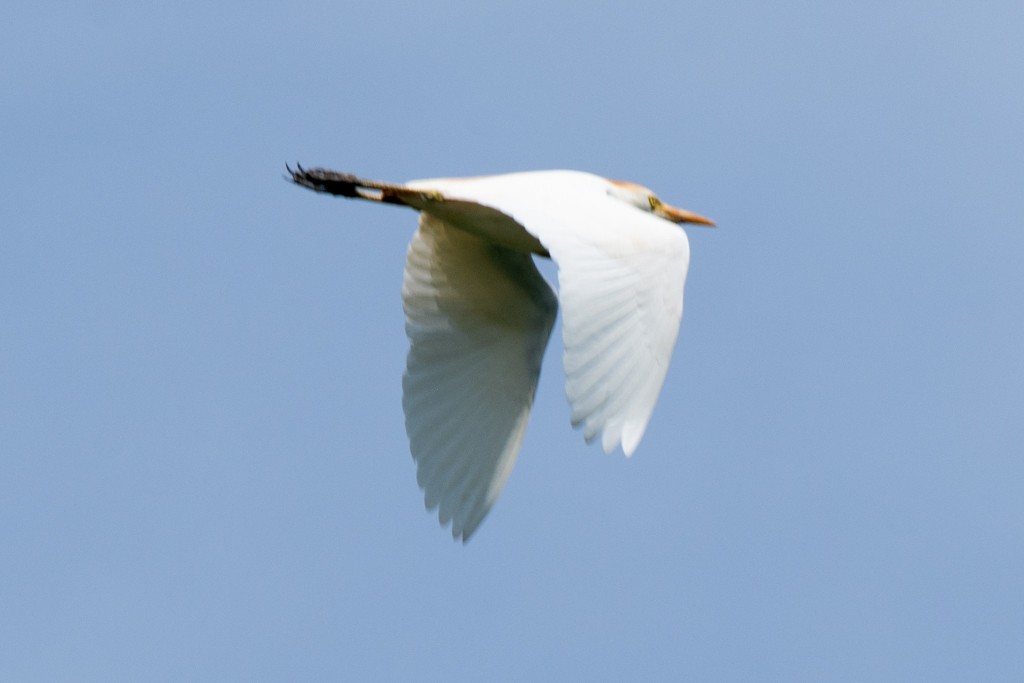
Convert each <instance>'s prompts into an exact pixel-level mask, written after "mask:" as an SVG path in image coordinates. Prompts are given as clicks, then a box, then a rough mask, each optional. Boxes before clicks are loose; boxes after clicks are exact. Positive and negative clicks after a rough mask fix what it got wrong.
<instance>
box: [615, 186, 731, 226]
mask: <svg viewBox="0 0 1024 683" xmlns="http://www.w3.org/2000/svg"><path fill="white" fill-rule="evenodd" d="M609 182H610V183H611V185H610V187H609V189H608V194H610V195H611V196H613V197H616V198H618V199H621V200H622V201H624V202H626V203H627V204H631V205H633V206H635V207H636V208H638V209H640V210H641V211H649V212H651V213H653V214H655V215H657V216H660V217H661V218H664V219H665V220H667V221H672V222H673V223H696V224H697V225H706V226H709V227H713V226H714V225H715V222H714V221H713V220H711V219H710V218H705V217H704V216H701V215H700V214H696V213H693V212H692V211H687V210H686V209H680V208H677V207H675V206H672V205H671V204H666V203H665V202H663V201H661V200H660V199H658V197H657V195H655V194H654V193H653V192H651V191H650V190H648V189H647V188H646V187H644V186H643V185H637V184H636V183H631V182H629V181H626V180H611V181H609Z"/></svg>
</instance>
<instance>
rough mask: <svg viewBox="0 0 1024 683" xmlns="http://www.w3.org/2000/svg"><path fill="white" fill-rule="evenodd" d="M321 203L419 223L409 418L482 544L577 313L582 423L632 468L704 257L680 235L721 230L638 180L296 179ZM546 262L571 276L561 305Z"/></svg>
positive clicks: (408, 282) (434, 492)
mask: <svg viewBox="0 0 1024 683" xmlns="http://www.w3.org/2000/svg"><path fill="white" fill-rule="evenodd" d="M288 173H289V175H290V179H291V180H292V181H293V182H294V183H295V184H297V185H301V186H302V187H306V188H309V189H310V190H313V191H315V192H323V193H327V194H332V195H337V196H341V197H348V198H351V199H363V200H368V201H373V202H379V203H382V204H395V205H399V206H406V207H409V208H411V209H414V210H416V211H418V212H419V214H420V219H419V228H418V229H417V230H416V233H415V234H414V235H413V237H412V241H411V242H410V244H409V249H408V253H407V255H406V262H405V277H404V282H403V284H402V302H403V305H404V309H405V319H406V324H405V327H406V334H407V335H408V337H409V355H408V358H407V361H406V370H405V375H404V377H403V380H402V389H403V395H402V406H403V408H404V410H405V427H406V432H407V433H408V436H409V446H410V450H411V451H412V456H413V458H414V459H415V461H416V479H417V481H418V482H419V485H420V487H421V488H422V489H423V490H424V495H425V498H426V506H427V509H428V510H432V509H434V508H435V507H436V508H438V517H439V519H440V521H441V524H442V525H445V524H447V523H448V522H449V521H450V522H451V524H452V526H451V532H452V536H453V538H455V539H462V540H463V541H466V540H468V539H469V537H470V536H471V535H472V534H473V532H474V531H475V530H476V528H477V527H478V526H479V524H480V522H481V521H482V520H483V518H484V516H485V515H486V514H487V513H488V511H489V510H490V509H491V507H492V506H493V505H494V502H495V500H497V498H498V495H499V494H500V493H501V490H502V487H503V486H504V484H505V480H506V479H507V478H508V475H509V473H510V472H511V470H512V466H513V464H514V463H515V459H516V455H517V454H518V453H519V447H520V445H521V444H522V440H523V433H524V431H525V429H526V421H527V418H528V417H529V414H530V408H531V406H532V405H533V397H534V393H535V390H536V388H537V378H538V377H539V375H540V366H541V358H542V357H543V355H544V349H545V347H546V346H547V343H548V337H549V336H550V334H551V328H552V326H553V325H554V322H555V314H556V312H557V309H558V302H559V301H561V304H562V316H563V338H564V347H565V353H564V364H565V375H566V395H567V397H568V399H569V405H570V407H571V410H572V424H573V426H574V427H578V426H582V427H583V435H584V437H585V439H586V440H587V442H588V443H590V442H591V441H593V440H595V439H598V438H600V440H601V445H602V447H603V448H604V450H605V452H606V453H610V452H611V451H613V450H614V449H615V448H616V447H618V446H621V447H622V451H623V452H624V453H625V454H626V455H627V456H629V455H632V453H633V451H634V450H635V449H636V447H637V445H638V444H639V443H640V439H641V437H642V436H643V434H644V430H645V429H646V428H647V422H648V420H649V419H650V417H651V412H652V411H653V410H654V404H655V402H656V401H657V399H658V394H659V393H660V392H661V387H662V384H663V383H664V381H665V374H666V372H667V371H668V364H669V360H670V358H671V356H672V350H673V347H674V346H675V341H676V335H677V334H678V331H679V321H680V319H681V316H682V312H683V284H684V282H685V280H686V271H687V267H688V265H689V260H690V246H689V241H688V240H687V237H686V233H685V232H683V230H681V229H679V228H678V227H677V226H676V225H674V224H676V223H693V224H697V225H707V226H712V225H714V223H713V222H712V221H711V220H709V219H707V218H704V217H703V216H700V215H697V214H695V213H691V212H689V211H686V210H683V209H678V208H676V207H673V206H670V205H668V204H665V203H664V202H662V201H661V200H660V199H658V197H657V196H655V195H654V193H652V192H651V191H650V190H648V189H647V188H645V187H642V186H640V185H636V184H634V183H629V182H624V181H617V180H608V179H606V178H603V177H600V176H596V175H592V174H589V173H582V172H579V171H534V172H528V173H510V174H505V175H492V176H478V177H468V178H437V179H432V180H417V181H413V182H409V183H405V184H392V183H383V182H377V181H373V180H365V179H363V178H358V177H356V176H354V175H350V174H347V173H338V172H335V171H330V170H326V169H322V168H312V169H305V168H303V167H302V166H297V167H296V169H295V170H292V169H291V168H288ZM533 255H538V256H542V257H547V258H551V259H552V260H554V262H555V264H556V265H557V266H558V284H559V293H558V298H557V299H556V297H555V295H554V293H553V291H552V289H551V286H550V285H549V284H548V283H547V281H546V280H545V279H544V278H543V277H542V276H541V274H540V273H539V271H538V270H537V267H536V265H535V264H534V262H533V258H532V256H533Z"/></svg>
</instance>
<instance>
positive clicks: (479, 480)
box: [402, 213, 557, 540]
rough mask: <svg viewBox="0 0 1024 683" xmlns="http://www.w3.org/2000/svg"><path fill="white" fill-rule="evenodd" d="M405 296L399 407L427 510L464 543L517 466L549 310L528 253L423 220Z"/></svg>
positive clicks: (552, 306)
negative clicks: (405, 350) (434, 512)
mask: <svg viewBox="0 0 1024 683" xmlns="http://www.w3.org/2000/svg"><path fill="white" fill-rule="evenodd" d="M402 300H403V302H404V307H405V315H406V333H407V334H408V336H409V341H410V348H409V356H408V360H407V367H406V372H405V377H404V378H403V383H402V384H403V399H402V404H403V407H404V409H405V424H406V431H407V432H408V434H409V443H410V448H411V450H412V455H413V458H414V459H415V460H416V478H417V481H418V482H419V484H420V486H421V487H422V488H423V489H424V492H425V497H426V505H427V508H428V509H433V508H434V507H439V508H440V509H439V512H438V516H439V518H440V520H441V523H442V524H446V523H447V522H448V521H449V520H451V522H452V536H453V537H455V538H460V537H461V538H462V540H466V539H468V538H469V536H470V535H471V534H472V533H473V531H474V530H475V529H476V527H477V526H478V525H479V524H480V522H481V520H482V519H483V518H484V516H485V515H486V514H487V512H488V511H489V510H490V509H491V506H492V505H493V504H494V502H495V500H496V499H497V497H498V495H499V493H500V492H501V489H502V487H503V486H504V484H505V480H506V479H507V478H508V475H509V473H510V472H511V470H512V466H513V464H514V463H515V459H516V455H517V454H518V452H519V447H520V445H521V443H522V439H523V432H524V430H525V428H526V421H527V418H528V417H529V414H530V408H531V406H532V404H533V397H534V392H535V389H536V387H537V378H538V375H539V373H540V364H541V358H542V356H543V354H544V348H545V347H546V345H547V341H548V337H549V336H550V334H551V327H552V325H553V323H554V320H555V313H556V309H557V303H556V300H555V297H554V295H553V294H552V292H551V288H550V287H549V286H548V284H547V282H545V281H544V279H543V277H541V275H540V273H538V272H537V269H536V266H534V264H533V261H532V258H531V256H530V255H529V254H528V253H524V252H521V251H513V250H510V249H506V248H503V247H499V246H495V245H493V244H491V243H489V242H486V241H484V240H482V239H480V238H478V237H476V236H474V235H472V234H469V233H467V232H465V231H462V230H458V229H455V228H452V227H451V226H449V225H448V224H446V223H445V222H444V221H442V220H441V219H439V218H437V217H434V216H431V215H429V214H427V213H424V214H422V216H421V219H420V226H419V230H417V232H416V234H415V235H414V236H413V239H412V242H411V243H410V245H409V253H408V256H407V259H406V265H405V281H404V283H403V286H402Z"/></svg>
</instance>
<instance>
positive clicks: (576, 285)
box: [407, 171, 690, 455]
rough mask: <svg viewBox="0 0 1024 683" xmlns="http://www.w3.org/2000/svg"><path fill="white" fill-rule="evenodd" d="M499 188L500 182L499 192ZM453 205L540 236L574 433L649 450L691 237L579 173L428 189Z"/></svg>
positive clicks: (609, 445)
mask: <svg viewBox="0 0 1024 683" xmlns="http://www.w3.org/2000/svg"><path fill="white" fill-rule="evenodd" d="M492 179H495V180H496V179H500V180H499V181H498V182H494V181H493V180H492ZM407 187H412V188H415V189H417V190H419V191H423V190H424V188H431V189H434V190H436V191H439V192H441V193H442V194H443V195H444V201H442V202H439V203H437V204H436V205H434V206H431V205H430V204H429V203H428V204H425V205H422V206H421V208H422V210H423V211H425V212H431V211H437V212H439V213H440V212H444V211H447V210H449V209H447V208H446V205H450V204H458V203H460V202H476V203H479V204H480V205H482V206H484V207H489V208H492V209H495V210H496V211H499V212H501V213H502V214H505V215H506V216H508V217H510V218H511V219H512V220H513V221H515V223H518V224H519V225H521V226H522V227H523V228H525V229H526V231H528V232H529V233H530V234H532V235H533V236H535V237H536V238H537V239H538V240H539V241H540V243H541V244H542V245H543V247H544V248H545V249H546V251H547V252H548V253H550V255H551V258H552V259H553V260H554V261H555V262H556V264H557V265H558V282H559V300H560V302H561V305H562V316H563V320H564V324H563V335H564V341H565V357H564V362H565V373H566V394H567V396H568V399H569V403H570V406H571V407H572V421H573V425H574V426H579V425H582V426H583V430H584V437H585V438H586V439H587V441H588V442H589V441H591V440H593V439H595V438H597V436H598V435H600V436H601V445H602V447H603V448H604V450H605V452H611V451H612V450H614V449H615V447H616V446H618V445H619V444H620V443H621V445H622V450H623V452H624V453H625V454H626V455H631V454H632V453H633V451H634V450H635V449H636V447H637V445H638V444H639V443H640V439H641V438H642V437H643V434H644V431H645V429H646V428H647V423H648V421H649V420H650V417H651V413H652V411H653V410H654V405H655V403H656V402H657V400H658V395H659V394H660V392H661V387H662V385H663V384H664V381H665V376H666V373H667V372H668V366H669V361H670V360H671V357H672V351H673V348H674V347H675V341H676V336H677V335H678V332H679V321H680V319H681V317H682V312H683V285H684V283H685V280H686V271H687V268H688V266H689V259H690V248H689V242H688V240H687V237H686V233H685V232H683V230H681V229H680V228H679V227H678V226H676V225H675V224H673V223H670V222H669V221H666V220H663V219H662V218H659V217H657V216H655V215H653V214H651V213H648V212H645V211H642V210H639V209H637V208H636V207H633V206H631V205H629V204H626V203H625V202H623V201H621V200H619V199H616V198H614V197H612V196H610V195H609V194H608V192H607V187H608V182H607V181H606V180H604V179H603V178H599V177H597V176H593V175H590V174H585V173H578V172H573V171H549V172H542V173H526V174H512V175H505V176H497V177H483V178H478V179H454V180H443V179H442V180H434V181H429V180H428V181H419V182H417V183H410V184H409V185H408V186H407Z"/></svg>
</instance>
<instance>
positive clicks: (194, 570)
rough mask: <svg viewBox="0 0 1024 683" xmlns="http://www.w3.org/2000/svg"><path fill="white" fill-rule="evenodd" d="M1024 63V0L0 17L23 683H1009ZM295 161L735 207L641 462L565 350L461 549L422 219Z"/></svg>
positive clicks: (1018, 427)
mask: <svg viewBox="0 0 1024 683" xmlns="http://www.w3.org/2000/svg"><path fill="white" fill-rule="evenodd" d="M1022 45H1024V4H1022V3H1021V2H1019V0H1007V1H1005V2H1001V1H997V0H990V1H986V2H960V3H957V2H924V1H921V2H895V3H894V2H891V1H889V0H886V1H884V2H883V1H881V0H878V1H873V0H869V1H867V2H855V3H854V2H849V3H822V2H809V1H805V2H801V1H785V0H784V1H782V2H773V3H761V2H744V1H737V2H729V1H725V2H723V1H722V0H713V1H712V0H707V1H703V0H698V1H695V2H676V1H672V2H668V1H666V2H600V1H597V2H565V3H561V2H553V1H552V0H547V1H545V2H537V1H534V0H517V1H516V2H496V3H484V2H470V1H468V0H467V1H462V2H412V1H411V0H410V1H408V2H393V3H392V2H360V3H355V2H322V1H318V0H313V1H311V2H301V3H282V2H255V3H252V2H249V3H220V4H218V3H207V2H177V3H163V4H160V5H157V4H156V3H152V4H149V5H147V4H146V3H130V2H95V3H71V2H39V1H34V2H22V1H20V0H15V1H14V2H13V3H8V4H7V5H5V9H4V20H3V22H2V23H0V74H2V81H0V82H2V86H3V98H2V104H0V111H2V125H0V150H2V156H3V160H4V161H3V164H2V167H0V679H3V680H12V681H13V680H21V681H27V680H76V681H84V680H104V681H109V680H216V681H227V680H247V681H248V680H282V681H284V680H371V679H377V680H413V679H415V680H428V681H452V680H476V681H481V680H493V681H512V680H615V681H618V680H629V679H632V680H685V679H692V680H703V681H712V680H722V681H730V680H732V681H750V680H787V681H826V680H827V681H867V680H922V681H924V680H927V681H936V680H951V681H964V680H978V681H980V680H985V681H997V680H999V681H1011V680H1022V679H1024V419H1022V418H1024V414H1022V413H1024V360H1022V349H1024V317H1022V312H1024V274H1022V273H1024V270H1022V268H1024V263H1022V261H1024V229H1022V221H1024V199H1022V196H1024V78H1022V74H1024V47H1022ZM295 161H299V162H301V163H303V164H306V165H310V166H314V165H323V166H329V167H333V168H336V169H339V170H346V171H352V172H357V173H360V174H362V175H365V176H368V177H371V178H380V179H387V180H395V181H401V180H408V179H413V178H422V177H432V176H444V175H471V174H485V173H499V172H505V171H515V170H532V169H543V168H576V169H581V170H589V171H592V172H595V173H599V174H603V175H608V176H611V177H615V178H624V179H629V180H633V181H636V182H640V183H642V184H645V185H647V186H649V187H651V188H652V189H654V190H655V191H656V192H657V193H658V194H659V195H661V196H662V197H663V198H664V199H665V200H666V201H669V202H671V203H674V204H677V205H680V206H684V207H686V208H689V209H692V210H694V211H697V212H700V213H703V214H706V215H708V216H711V217H713V218H715V219H716V220H717V221H718V222H719V225H720V227H719V228H718V229H717V230H701V229H691V230H689V232H690V235H691V242H692V250H693V258H692V264H691V269H690V277H689V282H688V286H687V299H686V302H687V307H686V312H685V314H684V319H683V326H682V332H681V334H680V337H679V342H678V345H677V348H676V353H675V358H674V362H673V365H672V368H671V371H670V373H669V377H668V380H667V382H666V385H665V389H664V391H663V393H662V396H661V401H660V403H659V405H658V407H657V409H656V411H655V413H654V417H653V420H652V422H651V425H650V428H649V429H648V431H647V435H646V437H645V439H644V441H643V443H642V444H641V446H640V449H639V450H638V452H637V453H636V455H635V456H634V457H633V458H632V459H630V460H627V459H625V458H624V457H622V455H621V454H617V455H612V456H605V455H603V454H602V453H601V451H600V449H599V448H596V447H587V446H586V445H585V444H584V443H583V438H582V436H581V434H580V433H579V432H575V431H573V430H572V429H571V428H570V426H569V410H568V406H567V405H566V401H565V398H564V394H563V382H564V376H563V373H562V367H561V341H560V338H559V336H558V335H560V328H558V329H556V336H554V337H553V338H552V344H551V346H550V348H549V349H548V353H547V356H546V364H545V369H544V372H543V373H542V376H541V382H540V388H539V391H538V396H537V400H536V404H535V408H534V414H533V418H532V420H531V423H530V426H529V429H528V431H527V435H526V440H525V444H524V446H523V449H522V453H521V454H520V458H519V462H518V464H517V466H516V469H515V471H514V472H513V474H512V476H511V478H510V480H509V482H508V485H507V487H506V489H505V492H504V494H503V495H502V497H501V499H500V500H499V502H498V504H497V506H496V507H495V508H494V509H493V510H492V512H491V514H490V516H489V517H488V518H487V520H486V521H485V522H484V524H483V525H482V527H481V528H480V529H479V531H478V532H477V534H476V535H475V536H474V538H473V539H472V540H471V541H470V542H469V543H468V544H467V545H465V546H463V545H461V544H458V543H453V542H452V540H451V537H450V534H449V533H448V531H447V530H445V529H442V528H440V527H439V526H438V524H437V520H436V517H435V515H434V514H432V513H427V512H426V511H424V509H423V503H422V496H421V493H420V491H419V490H418V488H417V486H416V482H415V468H414V464H413V462H412V459H411V458H410V456H409V454H408V448H407V443H406V437H405V432H404V427H403V416H402V408H401V398H400V391H401V375H402V370H403V368H404V364H405V347H406V342H405V335H404V332H403V319H402V311H401V304H400V300H399V289H400V285H401V275H402V268H403V261H404V255H405V245H406V243H407V241H408V238H409V236H410V234H411V233H412V230H413V228H414V225H415V216H414V215H413V214H412V213H411V212H404V211H402V210H399V209H394V208H390V207H378V206H370V205H365V206H364V205H358V204H356V203H353V202H347V201H344V200H341V199H335V198H328V197H318V196H314V195H313V194H311V193H309V192H306V191H304V190H301V189H299V188H296V187H294V186H292V185H290V184H288V183H286V182H285V181H284V180H283V178H282V174H283V171H284V164H285V162H295ZM545 272H546V273H547V274H548V275H552V274H553V272H554V271H553V269H551V268H547V269H546V270H545Z"/></svg>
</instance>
